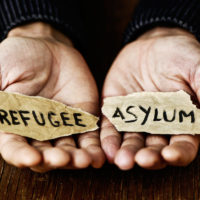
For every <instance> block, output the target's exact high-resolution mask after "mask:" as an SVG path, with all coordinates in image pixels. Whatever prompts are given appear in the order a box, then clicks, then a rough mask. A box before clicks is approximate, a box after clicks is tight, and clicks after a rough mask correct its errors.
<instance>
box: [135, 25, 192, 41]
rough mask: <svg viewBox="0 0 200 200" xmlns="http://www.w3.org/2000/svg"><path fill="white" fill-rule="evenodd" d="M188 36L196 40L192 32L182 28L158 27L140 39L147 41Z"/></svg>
mask: <svg viewBox="0 0 200 200" xmlns="http://www.w3.org/2000/svg"><path fill="white" fill-rule="evenodd" d="M178 35H179V36H181V35H182V36H188V37H191V38H195V36H194V35H192V34H191V33H190V32H188V31H186V30H184V29H181V28H167V27H157V28H153V29H151V30H149V31H147V32H145V33H144V34H142V35H141V36H140V37H139V38H138V39H139V40H146V39H152V38H159V37H167V36H178Z"/></svg>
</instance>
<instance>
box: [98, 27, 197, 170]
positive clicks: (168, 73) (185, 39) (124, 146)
mask: <svg viewBox="0 0 200 200" xmlns="http://www.w3.org/2000/svg"><path fill="white" fill-rule="evenodd" d="M178 90H184V91H186V92H187V93H189V94H191V95H192V96H194V97H197V99H198V101H200V44H199V42H198V41H197V40H196V39H195V37H194V36H193V35H192V34H190V33H188V32H186V31H184V30H182V29H178V28H177V29H176V28H174V29H170V28H156V29H153V30H151V31H148V32H146V33H145V34H143V35H142V36H141V37H140V38H138V39H137V40H136V41H134V42H131V43H130V44H128V45H126V46H125V47H124V49H123V50H122V51H121V52H120V53H119V55H118V56H117V58H116V59H115V61H114V63H113V65H112V67H111V69H110V71H109V73H108V75H107V77H106V80H105V83H104V88H103V92H102V98H105V97H109V96H122V95H128V94H130V93H133V92H141V91H153V92H154V91H155V92H156V91H163V92H173V91H178ZM100 137H101V143H102V148H103V149H104V152H105V154H106V156H107V158H108V160H109V161H110V162H111V163H115V164H116V165H117V166H118V167H119V168H120V169H123V170H128V169H131V168H132V167H133V166H134V165H135V164H136V163H137V164H138V165H139V166H141V167H143V168H146V169H161V168H164V167H165V166H167V165H175V166H186V165H188V164H189V163H191V162H192V161H193V160H194V158H195V157H196V155H197V151H198V146H199V140H198V137H197V136H192V135H171V137H170V138H169V139H168V137H165V136H159V135H144V134H141V133H124V134H122V133H118V132H117V131H116V129H115V128H114V126H113V125H112V124H111V123H110V122H109V121H108V119H107V118H106V117H103V119H102V125H101V134H100Z"/></svg>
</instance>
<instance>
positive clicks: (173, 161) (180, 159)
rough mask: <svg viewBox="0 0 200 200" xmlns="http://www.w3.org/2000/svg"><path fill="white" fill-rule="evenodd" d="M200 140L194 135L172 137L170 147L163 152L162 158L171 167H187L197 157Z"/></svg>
mask: <svg viewBox="0 0 200 200" xmlns="http://www.w3.org/2000/svg"><path fill="white" fill-rule="evenodd" d="M198 148H199V140H198V138H197V137H196V136H192V135H176V136H171V139H170V144H169V146H166V147H165V148H164V149H163V150H162V156H163V158H164V159H165V160H166V162H167V163H168V164H170V165H176V166H186V165H188V164H190V163H191V162H192V161H193V160H194V159H195V157H196V155H197V152H198Z"/></svg>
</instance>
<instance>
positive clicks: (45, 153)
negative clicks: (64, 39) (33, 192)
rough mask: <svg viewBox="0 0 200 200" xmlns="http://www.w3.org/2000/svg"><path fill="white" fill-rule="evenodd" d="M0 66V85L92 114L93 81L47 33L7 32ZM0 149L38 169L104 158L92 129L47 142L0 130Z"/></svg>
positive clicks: (83, 164) (17, 163)
mask: <svg viewBox="0 0 200 200" xmlns="http://www.w3.org/2000/svg"><path fill="white" fill-rule="evenodd" d="M0 71H1V76H0V78H1V90H3V91H9V92H18V93H22V94H26V95H32V96H34V95H37V96H42V97H46V98H49V99H54V100H56V101H60V102H62V103H64V104H66V105H70V106H73V107H78V108H82V109H83V110H85V111H87V112H90V113H92V114H95V115H98V92H97V88H96V84H95V81H94V79H93V77H92V75H91V73H90V71H89V69H88V67H87V64H86V62H85V61H84V59H83V58H82V56H81V55H80V54H79V52H78V51H77V50H75V49H74V48H73V47H72V45H66V44H63V43H61V42H59V41H56V40H54V39H51V38H32V37H10V38H7V39H5V40H4V41H3V42H2V43H1V44H0ZM75 139H76V141H75ZM0 152H1V155H2V157H3V158H4V159H5V160H6V161H7V162H8V163H10V164H12V165H15V166H17V167H30V168H32V169H33V170H34V171H39V172H44V171H48V170H51V169H55V168H84V167H87V166H89V165H90V164H91V165H92V166H93V167H100V166H101V165H102V164H103V162H104V154H103V152H102V150H101V148H100V141H99V134H98V131H94V132H90V133H85V134H82V135H79V136H76V138H75V137H65V138H60V139H57V140H54V141H48V142H39V141H35V140H30V141H27V139H26V138H24V137H21V136H17V135H13V134H9V133H4V132H1V133H0Z"/></svg>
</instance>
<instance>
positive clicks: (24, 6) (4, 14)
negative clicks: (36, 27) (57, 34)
mask: <svg viewBox="0 0 200 200" xmlns="http://www.w3.org/2000/svg"><path fill="white" fill-rule="evenodd" d="M79 5H80V3H79V0H0V39H1V40H3V39H4V38H5V37H6V35H7V34H8V32H9V31H10V30H11V29H12V28H14V27H16V26H19V25H23V24H25V23H29V22H35V21H43V22H46V23H49V24H51V25H52V26H54V27H55V28H57V29H58V30H60V31H62V32H63V33H64V34H66V35H67V36H69V37H70V38H71V39H72V41H73V42H74V43H75V46H80V43H81V41H82V38H81V34H80V33H82V32H83V31H82V27H81V18H80V10H79V9H80V7H79Z"/></svg>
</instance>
